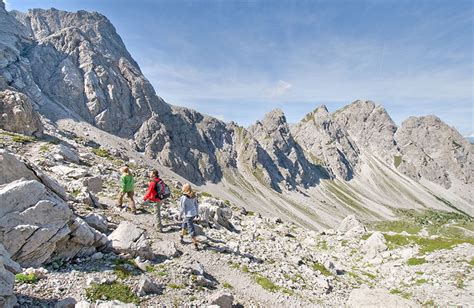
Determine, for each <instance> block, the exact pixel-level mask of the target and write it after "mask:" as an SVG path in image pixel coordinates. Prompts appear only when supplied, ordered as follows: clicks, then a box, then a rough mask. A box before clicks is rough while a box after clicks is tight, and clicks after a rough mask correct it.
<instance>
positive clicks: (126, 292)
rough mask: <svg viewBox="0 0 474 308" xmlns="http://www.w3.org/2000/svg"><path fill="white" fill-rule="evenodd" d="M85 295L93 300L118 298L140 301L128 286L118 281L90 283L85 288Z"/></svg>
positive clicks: (131, 301)
mask: <svg viewBox="0 0 474 308" xmlns="http://www.w3.org/2000/svg"><path fill="white" fill-rule="evenodd" d="M86 297H87V298H88V299H89V300H90V301H94V302H95V301H97V300H118V301H121V302H123V303H134V304H138V303H139V302H140V298H139V297H138V296H137V295H136V294H135V293H133V291H132V290H131V289H130V287H129V286H127V285H125V284H123V283H120V282H114V283H109V284H106V283H102V284H92V285H91V286H90V287H89V288H87V289H86Z"/></svg>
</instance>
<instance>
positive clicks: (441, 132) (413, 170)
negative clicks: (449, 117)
mask: <svg viewBox="0 0 474 308" xmlns="http://www.w3.org/2000/svg"><path fill="white" fill-rule="evenodd" d="M395 139H396V141H397V143H398V146H399V147H400V152H401V155H400V156H399V158H398V159H397V160H398V161H397V165H398V166H397V167H398V169H399V170H400V171H401V172H403V173H405V174H407V175H409V176H410V177H412V178H414V179H420V178H425V179H427V180H429V181H432V182H435V183H438V184H440V185H442V186H444V187H446V188H449V187H451V184H452V182H453V179H457V180H459V181H461V182H462V183H464V184H472V183H474V151H473V147H472V145H471V144H470V143H469V141H467V140H466V139H465V138H464V137H462V136H461V134H459V133H458V132H457V131H456V130H455V129H454V128H452V127H449V126H448V125H446V124H445V123H443V122H442V121H441V120H440V119H439V118H437V117H435V116H426V117H410V118H408V119H407V120H406V121H404V122H403V123H402V126H401V127H400V129H399V130H398V131H397V133H396V135H395Z"/></svg>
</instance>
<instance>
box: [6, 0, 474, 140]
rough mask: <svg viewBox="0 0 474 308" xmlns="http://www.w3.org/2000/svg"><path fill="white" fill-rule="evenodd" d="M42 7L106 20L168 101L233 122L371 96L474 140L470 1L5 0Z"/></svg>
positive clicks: (293, 118) (473, 12)
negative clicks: (442, 123) (96, 15)
mask: <svg viewBox="0 0 474 308" xmlns="http://www.w3.org/2000/svg"><path fill="white" fill-rule="evenodd" d="M33 7H41V8H49V7H55V8H57V9H63V10H69V11H76V10H79V9H84V10H94V11H98V12H100V13H103V14H104V15H106V16H107V17H108V18H109V19H110V20H111V21H112V23H113V24H114V25H115V27H116V29H117V31H118V33H119V34H120V35H121V37H122V39H123V40H124V42H125V44H126V46H127V48H128V50H129V51H130V53H131V54H132V56H133V57H134V58H135V59H136V60H137V62H138V63H139V65H140V67H141V69H142V71H143V72H144V74H145V76H146V77H147V78H148V79H149V80H150V81H151V83H152V84H153V85H154V87H155V90H156V92H157V93H158V95H160V96H162V97H163V98H164V99H165V100H166V101H167V102H169V103H172V104H175V105H183V106H188V107H191V108H194V109H197V110H199V111H201V112H204V113H207V114H211V115H213V116H216V117H219V118H222V119H224V120H225V121H231V120H233V121H236V122H238V123H239V124H242V125H245V126H247V125H249V124H251V123H253V122H255V121H256V120H258V119H261V118H262V117H263V115H264V114H265V113H266V112H268V111H270V110H272V109H274V108H277V107H278V108H281V109H283V110H284V112H285V114H286V115H287V118H288V120H289V121H290V122H297V121H298V120H300V119H301V118H302V117H303V116H304V115H305V114H306V113H308V112H310V111H311V110H313V109H314V108H315V107H317V106H318V105H320V104H326V105H327V106H328V108H329V110H331V111H334V110H336V109H337V108H339V107H341V106H343V105H345V104H348V103H350V102H352V101H354V100H356V99H370V100H373V101H375V102H377V103H380V104H382V105H383V106H384V107H385V108H386V109H387V110H388V112H389V113H390V115H391V116H392V118H393V119H394V120H395V121H396V122H397V124H400V123H401V122H402V121H403V120H404V119H406V118H407V117H408V116H410V115H415V116H419V115H427V114H436V115H437V116H439V117H440V118H441V119H443V120H444V121H445V122H447V123H448V124H450V125H452V126H455V127H456V128H458V130H459V131H460V132H461V133H462V134H464V135H470V134H473V133H474V114H473V112H474V111H473V110H474V94H473V87H474V77H473V75H474V63H473V54H474V47H473V41H474V38H473V31H474V30H473V29H474V2H473V1H471V0H451V1H448V0H443V1H436V0H433V1H407V0H399V1H395V0H393V1H392V0H387V1H378V0H372V1H355V0H353V1H349V0H347V1H337V0H336V1H316V0H315V1H303V0H297V1H289V0H288V1H269V0H267V1H263V0H262V1H256V0H254V1H230V0H229V1H224V0H220V1H217V0H216V1H209V0H202V1H197V0H196V1H174V0H168V1H151V0H135V1H124V0H81V1H77V0H63V1H54V0H42V1H36V0H7V9H9V10H11V9H18V10H20V11H26V10H27V9H28V8H33Z"/></svg>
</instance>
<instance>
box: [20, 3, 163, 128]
mask: <svg viewBox="0 0 474 308" xmlns="http://www.w3.org/2000/svg"><path fill="white" fill-rule="evenodd" d="M16 17H17V19H18V20H20V21H21V22H22V23H23V24H24V25H25V28H26V31H27V32H28V33H29V36H30V37H33V38H34V39H35V41H36V44H34V45H33V46H32V48H30V49H28V52H26V53H24V54H23V57H25V58H27V59H28V60H29V62H30V69H31V72H32V77H33V80H34V81H35V83H36V84H37V85H38V87H39V88H40V89H41V91H42V93H43V94H44V95H45V96H47V97H48V98H49V99H50V100H52V101H54V102H56V103H60V104H62V105H63V106H65V107H67V108H68V109H70V110H71V111H73V112H75V113H76V114H77V115H79V116H80V117H81V118H82V119H84V120H86V121H88V122H90V123H92V124H94V125H96V126H97V127H99V128H101V129H103V130H105V131H107V132H111V133H114V134H117V135H120V136H124V137H130V136H131V135H132V134H133V133H134V132H135V131H136V130H137V129H138V128H139V127H140V126H141V124H142V123H143V122H144V121H145V120H147V119H148V118H149V117H150V116H151V114H153V113H157V114H159V113H164V112H168V110H169V107H168V105H166V104H165V103H164V102H163V100H162V99H161V98H159V97H158V96H157V95H156V94H155V91H154V89H153V87H152V86H151V84H150V83H149V82H148V80H147V79H146V78H145V77H144V76H143V75H142V73H141V71H140V68H139V67H138V65H137V64H136V62H135V61H134V60H133V59H132V57H131V56H130V54H129V53H128V51H127V49H126V48H125V46H124V44H123V42H122V40H121V38H120V36H119V35H118V34H117V33H116V31H115V28H114V27H113V25H112V24H111V23H110V21H109V20H108V19H107V18H106V17H104V16H103V15H101V14H99V13H89V12H85V11H79V12H77V13H69V12H64V11H58V10H55V9H51V10H41V9H34V10H30V11H28V13H26V14H16ZM117 102H120V103H117Z"/></svg>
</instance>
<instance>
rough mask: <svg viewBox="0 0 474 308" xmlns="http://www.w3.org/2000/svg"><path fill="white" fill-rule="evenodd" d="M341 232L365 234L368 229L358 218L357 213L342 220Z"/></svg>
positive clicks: (339, 229)
mask: <svg viewBox="0 0 474 308" xmlns="http://www.w3.org/2000/svg"><path fill="white" fill-rule="evenodd" d="M337 230H338V231H339V232H341V233H344V234H348V233H351V234H356V233H359V234H363V233H365V232H366V231H367V228H366V227H365V226H364V225H363V224H362V223H361V222H360V221H359V220H358V219H357V217H356V216H355V215H349V216H347V217H346V218H344V219H343V220H342V221H341V224H340V225H339V228H338V229H337Z"/></svg>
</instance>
